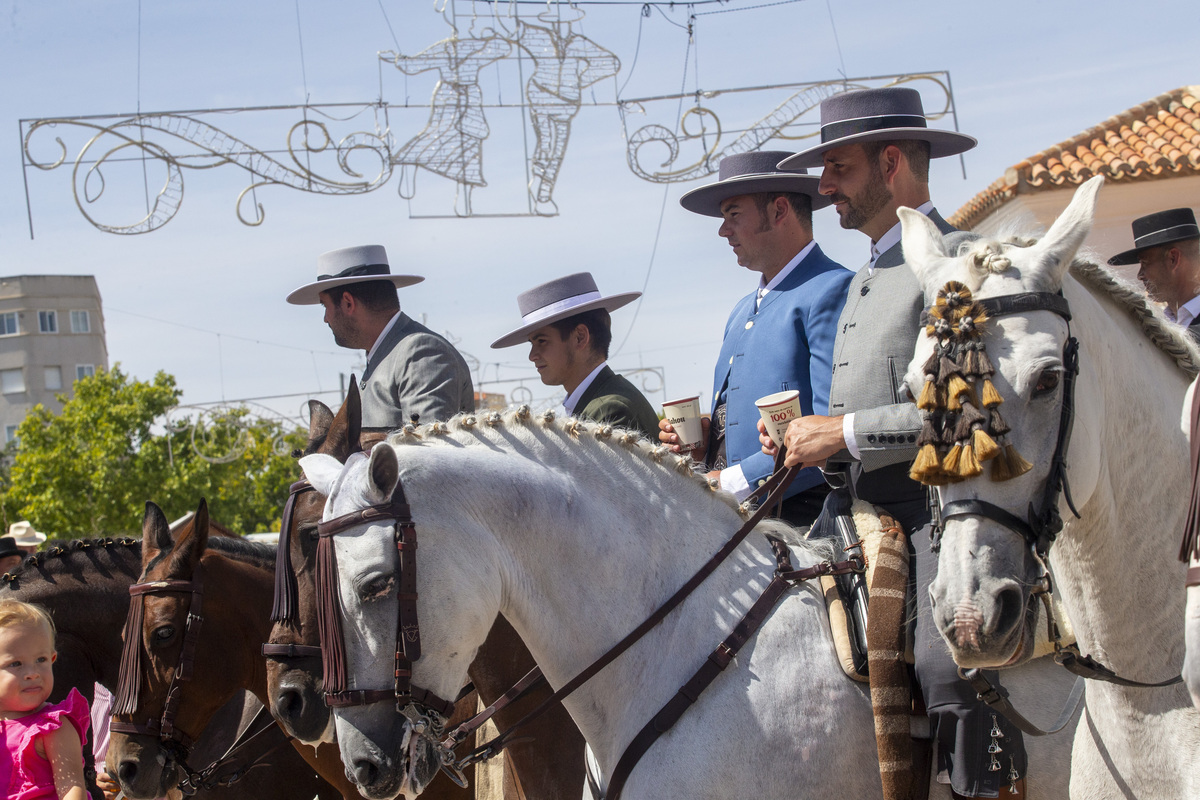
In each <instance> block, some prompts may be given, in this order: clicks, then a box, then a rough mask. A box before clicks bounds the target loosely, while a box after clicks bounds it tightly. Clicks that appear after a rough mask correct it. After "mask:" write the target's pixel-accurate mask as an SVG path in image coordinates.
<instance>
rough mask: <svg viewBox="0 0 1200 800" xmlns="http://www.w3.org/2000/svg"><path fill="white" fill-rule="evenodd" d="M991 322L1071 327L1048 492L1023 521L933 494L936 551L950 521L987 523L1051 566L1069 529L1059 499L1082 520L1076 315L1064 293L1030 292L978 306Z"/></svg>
mask: <svg viewBox="0 0 1200 800" xmlns="http://www.w3.org/2000/svg"><path fill="white" fill-rule="evenodd" d="M975 302H977V303H978V304H979V305H981V306H982V307H983V309H984V310H985V311H986V312H987V314H988V316H989V317H1002V316H1007V315H1010V314H1022V313H1026V312H1029V311H1049V312H1051V313H1053V314H1057V315H1058V316H1060V317H1062V318H1063V319H1064V320H1065V321H1066V323H1067V338H1066V341H1065V342H1064V343H1063V353H1062V362H1063V381H1062V386H1063V390H1062V405H1061V407H1060V412H1059V422H1058V437H1057V441H1056V442H1055V446H1054V455H1053V456H1052V457H1051V460H1050V471H1049V473H1048V474H1047V475H1046V485H1045V486H1044V487H1043V489H1042V496H1041V500H1040V501H1039V503H1038V505H1037V506H1034V504H1033V503H1030V504H1029V511H1028V517H1027V519H1025V520H1022V519H1021V518H1020V517H1018V516H1017V515H1015V514H1013V513H1012V512H1010V511H1007V510H1006V509H1003V508H1001V507H1000V506H997V505H995V504H993V503H989V502H987V501H986V500H979V499H967V500H952V501H950V502H949V503H946V504H945V505H941V503H940V501H939V498H938V492H937V490H936V489H935V488H932V487H931V489H930V504H931V506H932V508H933V512H934V514H933V522H934V534H933V535H934V547H935V548H936V547H937V546H938V545H939V544H940V542H941V535H942V533H943V531H944V529H945V522H946V520H948V519H954V518H957V517H969V516H975V517H983V518H985V519H990V520H991V521H993V522H996V523H998V524H1000V525H1001V526H1003V527H1005V528H1007V529H1009V530H1010V531H1013V532H1014V533H1016V534H1018V535H1019V536H1021V537H1022V538H1024V539H1025V541H1026V542H1027V543H1028V544H1029V546H1030V547H1031V548H1032V549H1033V551H1034V553H1035V554H1036V555H1037V556H1038V558H1039V559H1040V560H1042V561H1043V562H1044V561H1045V558H1046V555H1047V553H1048V552H1049V550H1050V545H1051V544H1053V543H1054V540H1055V539H1056V538H1057V537H1058V534H1059V532H1061V531H1062V529H1063V520H1062V515H1061V514H1060V513H1059V511H1058V498H1059V495H1060V494H1062V495H1063V496H1064V497H1065V498H1066V500H1067V507H1068V508H1070V509H1071V513H1073V514H1074V515H1075V517H1076V518H1077V519H1078V518H1079V511H1078V510H1077V509H1076V508H1075V501H1074V500H1073V499H1072V498H1071V488H1070V485H1069V483H1068V482H1067V448H1068V447H1069V446H1070V443H1071V429H1072V428H1073V427H1074V421H1075V379H1076V378H1077V377H1078V375H1079V340H1078V339H1076V338H1075V337H1074V336H1072V335H1071V309H1070V306H1069V305H1068V303H1067V300H1066V298H1065V297H1063V296H1062V294H1061V293H1059V292H1024V293H1021V294H1013V295H1005V296H1002V297H989V298H984V299H979V300H976V301H975Z"/></svg>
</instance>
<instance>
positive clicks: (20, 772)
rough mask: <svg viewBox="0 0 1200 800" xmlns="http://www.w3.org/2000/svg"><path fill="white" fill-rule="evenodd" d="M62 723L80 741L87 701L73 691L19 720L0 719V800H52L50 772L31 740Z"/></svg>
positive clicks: (82, 736)
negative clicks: (0, 746) (0, 793)
mask: <svg viewBox="0 0 1200 800" xmlns="http://www.w3.org/2000/svg"><path fill="white" fill-rule="evenodd" d="M63 720H70V722H71V724H72V725H74V726H75V731H76V732H77V733H78V734H79V741H80V742H82V741H83V740H84V735H85V734H86V733H87V729H88V724H89V723H90V720H89V719H88V705H87V700H84V699H83V695H81V694H80V693H79V692H78V691H77V690H75V689H72V690H71V693H70V694H68V695H67V698H66V699H65V700H63V701H62V702H61V703H55V704H54V705H50V706H44V707H43V708H42V709H41V710H40V711H36V712H34V713H33V714H30V715H28V716H25V717H21V718H20V719H3V720H0V728H2V729H3V731H4V743H5V749H4V752H3V753H0V788H3V789H6V790H7V791H6V792H5V793H4V797H6V798H8V800H56V798H57V797H58V793H57V792H56V791H55V790H54V770H53V768H51V766H50V762H49V761H47V760H46V759H45V758H42V757H41V756H39V755H38V754H37V751H36V750H35V749H34V740H35V739H36V738H37V737H38V736H40V735H42V734H45V733H50V732H51V731H56V730H58V729H59V728H61V727H62V724H63ZM82 766H83V762H82V761H81V762H80V767H82Z"/></svg>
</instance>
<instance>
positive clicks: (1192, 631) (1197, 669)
mask: <svg viewBox="0 0 1200 800" xmlns="http://www.w3.org/2000/svg"><path fill="white" fill-rule="evenodd" d="M1196 383H1197V381H1192V385H1191V386H1189V387H1188V390H1187V394H1186V395H1185V396H1184V399H1183V419H1182V421H1181V423H1180V424H1181V426H1182V428H1183V430H1184V431H1185V432H1187V434H1188V441H1189V442H1190V441H1191V438H1192V437H1193V436H1197V435H1200V432H1197V431H1194V430H1192V398H1193V395H1195V393H1196ZM1188 566H1189V567H1200V559H1197V558H1191V559H1189V561H1188ZM1186 609H1187V610H1186V611H1185V615H1184V618H1185V627H1184V639H1185V641H1186V643H1187V654H1186V655H1185V656H1184V659H1183V680H1184V683H1186V684H1187V687H1188V691H1189V692H1191V695H1192V703H1194V704H1195V705H1196V706H1197V707H1200V585H1194V586H1189V587H1188V590H1187V607H1186Z"/></svg>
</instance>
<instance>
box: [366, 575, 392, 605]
mask: <svg viewBox="0 0 1200 800" xmlns="http://www.w3.org/2000/svg"><path fill="white" fill-rule="evenodd" d="M394 584H395V576H394V575H380V576H379V577H377V578H374V579H372V580H369V581H367V582H366V583H364V584H363V585H362V586H361V587H360V588H359V592H358V596H359V597H360V598H361V600H362V602H364V603H369V602H371V601H373V600H382V599H383V598H385V597H387V596H388V595H389V594H391V591H392V586H393V585H394Z"/></svg>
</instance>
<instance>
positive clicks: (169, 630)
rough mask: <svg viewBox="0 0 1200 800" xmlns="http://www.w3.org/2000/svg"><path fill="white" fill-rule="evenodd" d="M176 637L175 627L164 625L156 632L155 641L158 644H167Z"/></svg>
mask: <svg viewBox="0 0 1200 800" xmlns="http://www.w3.org/2000/svg"><path fill="white" fill-rule="evenodd" d="M173 638H175V627H174V626H173V625H163V626H162V627H161V628H159V629H158V630H156V631H155V632H154V641H155V642H157V643H158V644H165V643H166V642H169V641H171V639H173Z"/></svg>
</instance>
